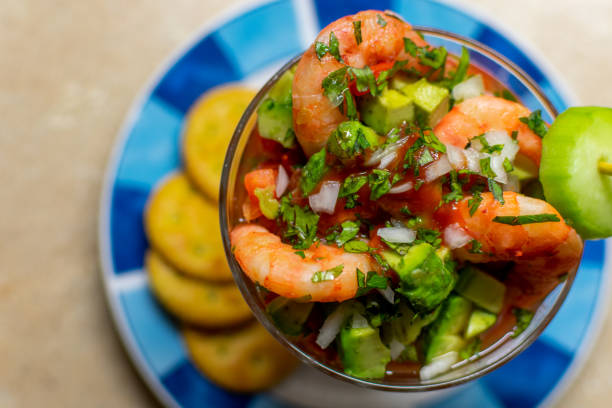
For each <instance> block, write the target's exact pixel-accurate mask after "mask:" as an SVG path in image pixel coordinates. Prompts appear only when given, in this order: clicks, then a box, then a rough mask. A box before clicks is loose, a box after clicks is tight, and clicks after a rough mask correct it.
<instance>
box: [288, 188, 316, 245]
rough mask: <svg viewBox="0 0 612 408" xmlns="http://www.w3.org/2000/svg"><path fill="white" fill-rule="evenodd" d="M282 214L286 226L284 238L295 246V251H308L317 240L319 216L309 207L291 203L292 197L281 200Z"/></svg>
mask: <svg viewBox="0 0 612 408" xmlns="http://www.w3.org/2000/svg"><path fill="white" fill-rule="evenodd" d="M280 214H281V219H282V221H283V222H284V223H285V224H286V226H285V231H284V233H283V237H284V238H285V239H286V240H288V241H289V242H290V243H292V244H293V247H294V248H295V249H307V248H310V246H311V245H312V244H313V242H314V241H315V240H316V238H317V224H318V223H319V216H318V215H317V214H315V213H314V212H312V211H311V210H310V209H309V208H308V207H304V208H302V207H300V206H299V205H295V204H292V203H291V195H286V196H284V197H283V198H282V199H281V207H280Z"/></svg>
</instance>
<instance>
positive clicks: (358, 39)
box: [353, 20, 362, 45]
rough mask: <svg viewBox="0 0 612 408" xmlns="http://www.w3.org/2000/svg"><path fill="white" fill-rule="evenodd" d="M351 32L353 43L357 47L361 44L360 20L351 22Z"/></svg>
mask: <svg viewBox="0 0 612 408" xmlns="http://www.w3.org/2000/svg"><path fill="white" fill-rule="evenodd" d="M353 31H354V33H355V41H356V42H357V45H359V44H361V42H362V38H361V20H357V21H353Z"/></svg>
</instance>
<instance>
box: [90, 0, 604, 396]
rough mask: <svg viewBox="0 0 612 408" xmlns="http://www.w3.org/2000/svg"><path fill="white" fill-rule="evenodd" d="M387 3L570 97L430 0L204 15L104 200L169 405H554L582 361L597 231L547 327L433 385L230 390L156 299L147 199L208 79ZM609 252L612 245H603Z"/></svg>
mask: <svg viewBox="0 0 612 408" xmlns="http://www.w3.org/2000/svg"><path fill="white" fill-rule="evenodd" d="M369 8H377V9H390V10H394V11H396V12H398V13H399V14H401V15H402V16H404V17H405V18H406V19H407V20H408V21H410V22H411V23H413V24H415V25H422V26H429V27H435V28H440V29H444V30H447V31H452V32H455V33H458V34H461V35H464V36H467V37H471V38H474V39H476V40H478V41H480V42H482V43H484V44H486V45H488V46H489V47H491V48H494V49H495V50H497V51H498V52H500V53H501V54H503V55H505V56H506V57H508V58H509V59H511V60H513V61H514V62H515V63H516V64H518V65H519V66H520V67H522V68H523V70H524V71H525V72H527V73H528V74H529V75H530V76H531V77H532V78H533V79H534V80H535V81H536V82H537V83H538V84H539V85H540V87H541V88H542V89H543V90H544V91H545V93H546V94H547V95H548V97H549V98H550V100H551V101H552V102H553V103H554V105H555V106H556V108H557V109H558V110H559V111H563V110H564V109H565V108H566V107H567V106H568V105H569V104H570V103H571V100H570V98H569V97H568V94H567V93H566V92H564V90H563V88H562V87H561V85H560V83H559V82H558V81H557V80H556V78H555V77H553V76H551V74H550V70H549V69H548V68H546V66H545V65H544V64H543V63H542V62H541V61H539V60H538V59H537V58H535V55H534V54H533V53H530V52H529V51H527V50H526V48H525V47H524V46H523V45H521V46H519V45H517V41H516V40H515V39H514V38H512V37H511V36H510V35H509V34H508V33H506V32H505V31H502V30H501V29H500V28H498V27H497V26H496V25H495V24H493V23H491V22H490V21H489V20H487V19H485V18H483V17H481V16H476V15H475V13H474V12H467V11H466V10H465V9H464V8H459V7H457V6H451V5H449V4H446V3H441V2H434V1H427V0H350V1H349V0H346V1H333V0H303V1H302V0H293V1H292V0H279V1H272V2H257V3H256V4H255V3H252V2H249V3H247V4H244V5H243V6H241V7H239V8H237V9H234V10H233V11H232V12H230V13H227V14H226V15H225V17H223V18H220V19H218V20H216V21H215V22H214V23H213V24H209V25H207V26H206V27H205V28H204V29H203V30H202V32H200V33H199V34H198V35H197V37H196V38H195V40H194V41H193V42H192V43H190V44H188V45H187V46H186V47H184V48H182V49H181V50H180V51H179V52H178V53H177V54H176V55H175V56H174V57H173V58H171V59H170V61H169V62H168V63H167V64H166V65H164V67H163V68H162V69H161V71H160V73H159V74H158V75H157V76H155V78H154V79H153V80H152V81H151V83H150V84H149V86H148V87H147V88H146V89H145V91H144V92H143V93H142V94H141V96H140V97H139V98H138V99H137V100H136V102H135V103H134V105H133V106H132V109H131V111H130V113H129V115H128V117H127V119H126V122H125V125H124V126H123V129H122V131H121V132H120V134H119V137H118V140H117V144H116V146H115V149H114V152H113V155H112V159H111V161H110V164H109V166H108V170H107V176H106V182H105V185H104V189H103V191H102V198H101V205H100V208H101V210H100V220H99V234H100V238H99V241H100V257H101V263H102V273H103V279H104V283H105V289H106V293H107V296H108V302H109V304H110V307H111V310H112V314H113V316H114V319H115V323H116V326H117V329H118V332H119V335H120V336H121V339H122V340H123V343H124V344H125V346H126V349H127V352H128V354H129V357H130V358H131V359H132V361H133V362H134V364H135V365H136V367H137V369H138V371H139V372H140V374H141V375H142V377H143V379H144V380H145V382H146V383H147V384H148V386H149V387H150V388H151V390H152V391H153V393H154V394H155V395H156V396H157V397H158V398H159V399H160V401H162V402H163V403H164V404H165V405H166V406H169V407H186V408H190V407H247V406H248V407H286V406H287V407H288V406H336V407H345V406H346V407H358V406H372V405H374V404H376V406H380V407H383V406H404V407H405V406H419V407H442V406H445V407H475V406H477V407H532V406H538V405H548V404H550V403H551V402H553V401H555V399H556V398H558V396H559V395H560V393H561V392H562V391H563V390H564V389H565V388H566V387H567V385H568V384H569V383H570V382H571V380H572V379H573V378H574V376H575V375H576V373H577V372H578V370H579V368H580V366H581V364H582V363H583V362H584V360H585V358H586V356H587V354H588V352H589V350H590V349H591V347H592V343H593V340H594V337H595V336H596V333H597V332H598V329H599V327H600V324H601V321H602V315H603V312H604V310H605V309H606V304H605V299H606V298H607V296H606V293H605V291H606V288H607V287H608V286H609V285H608V283H607V281H606V280H607V276H609V274H605V273H604V270H605V269H606V268H607V269H610V268H609V266H610V265H609V264H607V265H606V266H604V263H605V262H606V259H607V260H608V262H609V258H610V254H611V253H612V252H611V250H612V248H611V247H609V248H608V250H607V251H606V245H605V242H602V241H599V242H589V243H587V245H586V248H585V254H584V259H583V262H582V264H581V267H580V270H579V272H578V276H577V278H576V281H575V283H574V286H573V288H572V290H571V292H570V294H569V296H568V298H567V300H566V301H565V304H564V305H563V307H562V308H561V310H560V311H559V313H558V314H557V316H556V317H555V319H554V320H553V321H552V323H551V324H550V326H549V327H548V328H547V329H546V331H545V332H544V334H543V335H542V336H541V337H540V338H539V339H538V340H537V341H536V342H535V343H534V344H533V345H532V346H531V347H530V348H529V349H527V350H526V351H525V352H524V353H523V354H521V355H520V356H519V357H517V358H515V359H514V360H512V361H511V362H510V363H508V364H506V365H505V366H503V367H502V368H500V369H498V370H496V371H495V372H493V373H491V374H488V375H487V376H485V377H483V378H481V379H480V380H478V381H475V382H473V383H470V384H468V385H465V386H462V387H459V388H456V389H453V390H448V391H444V392H435V393H427V394H399V395H398V394H393V393H384V392H380V391H372V390H366V389H361V388H357V387H355V386H352V385H349V384H345V383H340V382H338V381H337V380H333V379H331V378H329V377H326V376H324V375H323V374H320V373H319V372H316V371H314V370H313V369H308V368H305V367H304V368H301V369H300V370H298V372H297V373H296V374H294V375H293V376H292V377H290V378H289V379H288V380H287V381H286V382H285V383H283V384H282V385H280V386H279V387H277V388H276V389H274V390H272V391H271V392H269V393H266V394H258V395H252V396H245V395H236V394H231V393H228V392H226V391H224V390H222V389H220V388H218V387H216V386H215V385H213V384H212V383H211V382H209V381H208V380H207V379H206V378H204V377H203V376H201V375H200V374H199V373H198V371H197V370H196V368H195V367H194V365H193V364H192V363H191V362H190V360H189V358H188V356H187V353H186V349H185V345H184V344H183V342H182V339H181V337H180V335H179V332H178V330H177V328H176V326H174V324H173V322H172V320H171V319H170V318H169V317H168V315H166V314H165V313H164V311H163V310H162V309H161V308H160V307H159V305H158V304H157V303H156V302H155V300H154V299H153V296H152V294H151V292H150V290H149V287H148V285H147V279H146V274H145V272H144V271H143V257H144V252H145V249H146V248H147V245H148V244H147V240H146V237H145V234H144V230H143V221H142V219H143V216H142V213H143V208H144V205H145V201H146V200H147V197H148V195H149V193H150V191H151V190H152V188H153V186H155V184H156V183H158V181H159V180H160V179H162V178H163V177H164V176H165V175H167V174H168V173H169V172H172V171H174V170H175V169H177V168H178V167H179V166H180V154H179V136H180V130H181V125H182V122H183V118H184V115H185V113H186V111H187V109H188V108H189V107H190V105H191V104H192V103H193V102H194V101H195V100H196V98H197V97H198V96H199V95H200V94H202V93H203V92H205V91H206V90H207V89H209V88H211V87H213V86H217V85H220V84H223V83H226V82H234V81H244V82H246V83H249V84H251V85H253V86H259V85H261V84H263V82H264V81H265V79H267V77H269V76H270V75H271V74H272V73H273V72H274V71H276V69H277V68H278V67H280V66H281V65H282V64H283V63H284V62H285V61H287V60H288V59H289V58H290V57H293V56H294V55H296V54H298V53H299V52H301V51H302V50H304V49H305V48H306V47H307V46H308V45H309V44H310V43H311V41H312V40H313V39H314V36H315V35H316V33H317V32H318V31H319V30H320V29H321V28H322V27H324V26H325V25H327V24H328V23H329V22H331V21H333V20H335V19H336V18H338V17H340V16H343V15H346V14H352V13H354V12H356V11H359V10H362V9H369ZM606 254H607V255H606Z"/></svg>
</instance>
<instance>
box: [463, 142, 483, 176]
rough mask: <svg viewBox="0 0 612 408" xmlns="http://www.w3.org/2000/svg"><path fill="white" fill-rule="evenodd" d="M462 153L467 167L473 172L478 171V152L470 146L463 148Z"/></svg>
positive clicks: (479, 156)
mask: <svg viewBox="0 0 612 408" xmlns="http://www.w3.org/2000/svg"><path fill="white" fill-rule="evenodd" d="M464 153H465V158H466V160H467V167H468V169H469V170H470V171H473V172H474V173H480V158H481V155H480V153H478V152H477V151H476V150H474V149H471V148H470V149H466V150H464Z"/></svg>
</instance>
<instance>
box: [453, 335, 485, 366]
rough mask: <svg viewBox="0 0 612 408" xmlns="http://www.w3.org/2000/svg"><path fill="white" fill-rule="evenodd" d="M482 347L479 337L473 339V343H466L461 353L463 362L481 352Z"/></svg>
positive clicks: (460, 356)
mask: <svg viewBox="0 0 612 408" xmlns="http://www.w3.org/2000/svg"><path fill="white" fill-rule="evenodd" d="M480 346H482V342H481V341H480V339H479V338H478V337H476V338H475V339H472V340H471V341H469V342H467V343H466V345H465V346H464V347H463V348H462V349H461V351H459V358H460V359H461V360H466V359H468V358H470V357H472V356H473V355H474V354H477V353H479V352H480Z"/></svg>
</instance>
